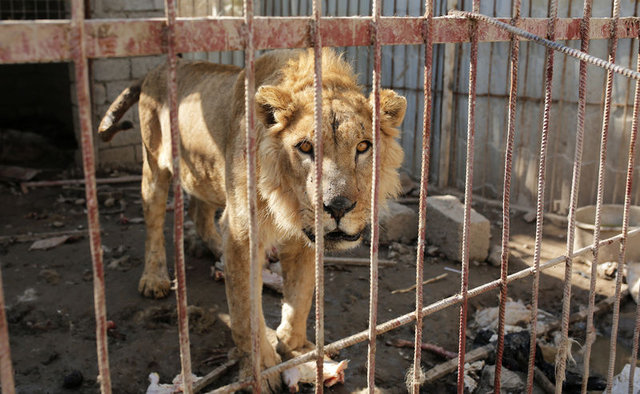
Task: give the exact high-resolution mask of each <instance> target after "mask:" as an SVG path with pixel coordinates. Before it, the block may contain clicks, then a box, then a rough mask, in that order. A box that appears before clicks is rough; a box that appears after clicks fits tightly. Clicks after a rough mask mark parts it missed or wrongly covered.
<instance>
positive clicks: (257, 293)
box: [244, 0, 262, 393]
mask: <svg viewBox="0 0 640 394" xmlns="http://www.w3.org/2000/svg"><path fill="white" fill-rule="evenodd" d="M244 27H245V35H244V48H245V49H244V64H245V74H244V100H245V101H244V108H245V127H246V139H247V147H246V149H247V197H248V200H249V201H248V207H247V208H248V210H249V266H250V270H249V272H250V274H249V275H250V280H249V302H250V304H251V308H250V316H251V321H250V325H251V367H252V378H253V390H254V392H255V393H260V389H261V387H260V386H261V385H260V366H261V355H260V324H261V316H260V313H261V310H262V305H261V294H262V278H261V277H260V275H261V272H262V264H261V262H260V261H261V260H262V256H259V255H258V253H259V247H258V242H259V239H258V208H257V201H258V197H257V189H256V133H255V129H254V127H255V119H254V118H255V99H254V96H255V70H254V59H255V50H254V41H253V40H254V37H255V34H254V33H255V32H254V30H253V0H244Z"/></svg>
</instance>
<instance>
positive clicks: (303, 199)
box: [98, 49, 406, 390]
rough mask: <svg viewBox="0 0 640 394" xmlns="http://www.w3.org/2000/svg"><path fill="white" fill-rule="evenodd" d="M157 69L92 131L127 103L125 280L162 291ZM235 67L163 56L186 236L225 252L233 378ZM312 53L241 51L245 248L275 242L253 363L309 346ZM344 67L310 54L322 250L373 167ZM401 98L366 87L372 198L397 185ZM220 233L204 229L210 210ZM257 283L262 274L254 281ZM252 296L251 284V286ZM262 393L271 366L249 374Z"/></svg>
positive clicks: (365, 221) (239, 203)
mask: <svg viewBox="0 0 640 394" xmlns="http://www.w3.org/2000/svg"><path fill="white" fill-rule="evenodd" d="M166 75H167V66H166V65H162V66H160V67H158V68H157V69H155V70H153V71H151V72H149V74H148V75H147V76H146V77H145V78H144V79H143V80H142V81H139V82H137V83H134V84H133V85H132V86H130V87H129V88H127V89H125V90H124V91H123V92H122V93H121V94H120V96H119V97H118V98H117V99H116V100H115V102H114V103H113V104H112V105H111V107H110V108H109V110H108V111H107V113H106V115H105V116H104V118H103V119H102V122H101V124H100V126H99V130H98V133H99V135H100V136H101V138H102V139H103V140H105V141H109V140H110V139H111V138H112V137H113V136H114V135H115V134H116V133H118V132H119V131H121V130H125V129H128V128H131V127H132V125H131V123H130V122H122V123H118V122H119V120H120V119H121V117H122V116H123V114H124V113H125V112H126V111H127V109H128V108H130V107H131V106H132V105H133V104H135V102H138V106H139V114H140V129H141V130H140V131H141V134H142V144H143V168H142V202H143V209H144V219H145V224H146V230H147V233H146V241H145V264H144V271H143V273H142V277H141V278H140V282H139V291H140V293H142V295H144V296H146V297H154V298H161V297H165V296H167V295H168V293H169V290H170V287H171V281H170V278H169V274H168V270H167V265H166V256H165V245H164V243H165V241H164V236H163V225H164V218H165V205H166V201H167V194H168V190H169V187H170V182H171V177H172V176H173V174H172V171H173V167H172V158H171V145H170V140H171V136H170V128H169V108H168V102H167V100H168V99H167V80H166V78H167V77H166ZM244 75H245V71H244V70H243V69H241V68H239V67H236V66H230V65H219V64H213V63H209V62H203V61H185V60H179V61H178V65H177V84H178V103H179V104H178V106H179V110H178V113H179V129H180V136H181V141H180V142H181V145H180V179H181V182H182V187H183V188H184V190H185V192H187V193H188V194H189V195H190V201H189V216H190V218H191V220H193V222H194V224H195V229H196V231H197V233H198V235H199V236H200V237H201V238H202V240H204V242H205V243H206V244H207V246H208V247H209V248H210V249H211V251H212V252H213V253H214V254H216V255H222V256H223V258H224V261H225V278H226V279H225V282H226V295H227V303H228V306H229V314H230V317H231V319H230V320H231V331H232V336H233V339H234V342H235V344H236V346H237V350H238V351H239V354H240V355H241V367H240V375H241V377H248V376H251V375H250V374H251V369H250V368H251V366H250V361H249V353H250V351H251V333H250V325H249V324H248V322H249V321H250V303H249V293H250V288H249V269H250V267H249V265H250V264H249V249H248V243H249V210H248V197H247V159H246V147H245V144H246V136H245V131H246V125H245V97H244V95H245V88H244ZM313 80H314V56H313V51H312V50H278V51H271V52H268V53H266V54H264V55H263V56H261V57H259V58H258V59H256V61H255V86H256V93H255V104H256V105H255V108H256V114H255V115H256V124H255V133H256V141H257V147H256V150H257V158H256V161H257V167H256V179H257V184H256V187H257V213H258V240H257V241H258V256H264V254H265V250H271V248H272V247H276V248H277V249H278V250H279V253H280V260H281V264H282V271H283V279H284V291H283V305H282V320H281V323H280V324H279V326H278V327H277V329H276V331H275V333H276V337H277V343H275V344H272V343H271V342H270V341H269V340H268V339H267V327H266V325H265V321H264V316H263V315H262V303H261V301H259V305H260V307H259V308H260V327H259V341H260V342H259V343H260V347H261V351H260V357H261V368H262V369H265V368H268V367H272V366H274V365H276V364H277V363H279V362H280V361H281V359H282V358H290V357H293V356H295V355H299V354H301V353H303V352H306V351H308V350H311V349H313V348H314V347H313V344H311V342H309V341H308V340H307V336H306V328H307V317H308V315H309V310H310V308H311V302H312V298H313V293H314V286H315V275H314V260H315V259H314V256H315V255H314V243H315V235H314V203H315V201H314V199H315V192H314V190H315V186H314V184H315V182H314V160H315V153H314V144H313V141H314V85H313ZM362 91H363V88H362V87H361V86H360V85H359V84H358V83H357V80H356V76H355V74H354V72H353V70H352V67H351V66H350V64H349V63H348V62H347V61H345V60H344V59H343V58H342V57H341V56H340V55H338V54H336V53H335V52H334V51H332V50H329V49H324V50H323V52H322V126H321V127H322V144H323V147H324V148H323V152H324V160H323V163H322V196H323V201H322V204H323V205H322V207H323V218H322V223H323V235H324V245H325V249H326V250H341V249H348V248H353V247H355V246H357V245H358V244H359V243H360V242H361V240H362V238H363V233H364V232H365V230H366V229H367V227H368V226H369V221H370V215H371V203H370V200H371V192H372V182H371V173H372V168H373V149H372V144H373V130H372V117H373V115H372V111H373V99H374V98H373V97H369V98H366V97H365V96H364V95H363V93H362ZM405 110H406V100H405V98H404V97H402V96H400V95H398V94H396V93H395V92H393V91H392V90H386V89H383V90H381V92H380V131H381V132H380V142H379V153H380V155H379V158H380V172H379V174H380V178H379V179H380V181H379V182H380V183H379V195H378V198H379V203H380V204H381V205H383V206H384V205H385V202H386V200H387V199H389V198H392V197H395V196H396V195H397V193H398V191H399V177H398V168H399V167H400V165H401V163H402V160H403V151H402V148H401V147H400V144H399V143H398V141H397V138H398V135H399V130H398V127H399V126H400V124H401V123H402V120H403V118H404V114H405ZM219 209H220V210H222V212H223V213H222V215H221V217H220V219H219V227H220V232H221V234H220V233H219V232H218V230H217V228H216V222H215V216H216V211H217V210H219ZM260 286H262V283H260ZM257 293H258V294H260V293H261V292H259V291H258V292H257ZM261 384H262V386H263V387H264V388H265V389H271V390H275V389H277V387H279V385H280V376H271V377H269V378H267V379H266V380H265V381H263V382H261Z"/></svg>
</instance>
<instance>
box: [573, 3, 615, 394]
mask: <svg viewBox="0 0 640 394" xmlns="http://www.w3.org/2000/svg"><path fill="white" fill-rule="evenodd" d="M612 16H613V20H612V21H611V41H610V46H609V59H608V60H609V61H610V62H615V60H616V51H617V48H618V35H617V31H616V28H617V26H618V18H619V17H620V0H614V3H613V15H612ZM588 31H589V30H588V29H586V32H581V34H588ZM580 66H581V67H582V63H580ZM612 92H613V71H611V70H609V71H607V82H606V88H605V98H604V109H603V113H602V133H601V137H600V138H601V139H600V159H599V165H598V188H597V197H596V216H595V221H594V230H593V260H592V263H591V278H590V282H589V306H588V310H587V326H586V328H585V330H586V332H585V346H584V357H583V359H584V361H583V362H584V368H583V375H582V389H581V391H582V393H583V394H586V392H587V382H588V379H589V364H590V361H591V346H592V345H593V343H594V342H595V339H596V329H595V327H594V324H593V314H594V309H595V301H596V300H595V298H596V281H597V277H598V270H597V267H598V263H599V262H598V251H599V249H600V224H601V222H602V201H603V196H604V177H605V173H606V164H607V139H608V136H609V119H610V115H611V100H612ZM611 356H612V355H611V354H610V355H609V360H610V361H611V359H612V357H611ZM613 359H615V357H614V358H613Z"/></svg>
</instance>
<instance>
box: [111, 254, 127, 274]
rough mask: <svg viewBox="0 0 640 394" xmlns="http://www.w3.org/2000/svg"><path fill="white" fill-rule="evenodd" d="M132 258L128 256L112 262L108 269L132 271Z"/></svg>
mask: <svg viewBox="0 0 640 394" xmlns="http://www.w3.org/2000/svg"><path fill="white" fill-rule="evenodd" d="M130 258H131V256H129V255H128V254H125V255H123V256H122V257H119V258H117V259H113V260H111V262H110V263H109V265H108V266H107V268H110V269H113V270H118V271H123V272H125V271H129V270H130V269H131V264H130V263H129V259H130Z"/></svg>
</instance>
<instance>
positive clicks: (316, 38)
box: [311, 0, 324, 394]
mask: <svg viewBox="0 0 640 394" xmlns="http://www.w3.org/2000/svg"><path fill="white" fill-rule="evenodd" d="M312 6H313V19H312V24H311V26H312V29H313V55H314V78H313V88H314V95H313V101H314V117H315V119H314V124H313V130H314V131H313V138H314V141H313V142H314V145H315V149H314V152H315V161H314V167H315V168H314V169H315V204H314V206H313V209H314V216H315V218H314V225H315V229H314V231H315V236H316V238H315V239H316V250H315V269H316V272H315V275H316V300H315V303H316V354H317V358H316V393H318V394H322V392H323V390H324V377H323V376H324V374H323V370H324V226H323V225H322V215H323V214H324V208H323V201H324V200H323V197H322V164H323V161H322V160H323V157H324V149H323V144H322V137H323V134H322V35H321V34H320V32H321V30H320V29H321V24H320V20H321V19H320V16H321V15H322V3H321V2H320V1H318V0H313V5H312Z"/></svg>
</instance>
